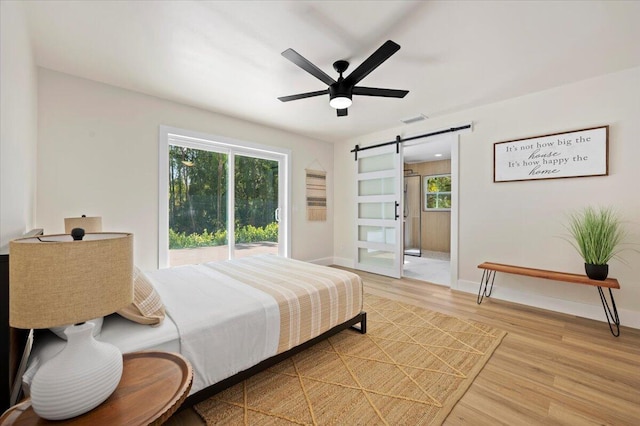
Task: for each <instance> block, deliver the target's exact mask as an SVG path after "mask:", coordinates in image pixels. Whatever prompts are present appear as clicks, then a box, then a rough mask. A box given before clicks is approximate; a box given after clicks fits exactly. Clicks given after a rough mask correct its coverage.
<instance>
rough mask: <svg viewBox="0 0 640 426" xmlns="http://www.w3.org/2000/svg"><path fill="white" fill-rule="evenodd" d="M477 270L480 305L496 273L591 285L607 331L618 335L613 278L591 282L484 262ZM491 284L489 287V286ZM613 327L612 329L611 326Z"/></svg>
mask: <svg viewBox="0 0 640 426" xmlns="http://www.w3.org/2000/svg"><path fill="white" fill-rule="evenodd" d="M478 268H479V269H482V270H483V271H482V279H481V280H480V288H479V289H478V298H477V302H478V304H481V303H482V300H483V299H484V298H485V297H490V296H491V292H492V291H493V282H494V281H495V279H496V272H504V273H507V274H515V275H524V276H527V277H534V278H544V279H547V280H554V281H564V282H568V283H572V284H583V285H592V286H595V287H597V288H598V293H599V294H600V301H601V302H602V307H603V308H604V314H605V316H606V317H607V322H608V323H609V330H610V331H611V334H613V335H614V336H615V337H618V336H619V335H620V318H619V317H618V309H617V308H616V302H615V300H614V298H613V293H612V292H611V289H614V288H616V289H619V288H620V283H618V280H617V279H615V278H607V279H606V280H603V281H599V280H592V279H591V278H589V277H587V276H586V275H580V274H570V273H568V272H556V271H548V270H545V269H534V268H525V267H523V266H514V265H505V264H502V263H492V262H484V263H481V264H480V265H478ZM489 283H491V285H489ZM602 287H606V288H608V289H609V298H610V299H611V305H612V307H609V303H608V302H607V299H606V298H605V295H604V292H603V290H602ZM612 322H613V325H615V331H614V327H613V325H612Z"/></svg>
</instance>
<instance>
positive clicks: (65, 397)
mask: <svg viewBox="0 0 640 426" xmlns="http://www.w3.org/2000/svg"><path fill="white" fill-rule="evenodd" d="M79 231H82V230H81V229H74V233H75V234H76V236H77V234H84V232H79ZM9 258H10V262H9V324H10V325H11V326H12V327H17V328H26V329H31V328H36V329H37V328H50V327H56V326H62V325H69V326H68V327H67V328H66V330H65V334H66V336H67V344H66V345H65V347H64V349H62V351H60V353H58V354H57V355H56V356H55V357H54V358H52V359H51V360H49V361H48V362H46V363H44V364H43V365H42V366H40V368H39V369H38V371H37V372H36V375H35V376H34V378H33V382H32V384H31V404H32V406H33V409H34V411H35V412H36V413H37V414H38V415H39V416H40V417H43V418H45V419H48V420H63V419H68V418H71V417H75V416H78V415H80V414H83V413H85V412H87V411H89V410H91V409H93V408H95V407H97V406H98V405H100V404H101V403H102V402H103V401H104V400H105V399H107V398H108V397H109V395H111V394H112V393H113V391H114V390H115V388H116V387H117V386H118V383H119V382H120V378H121V376H122V354H121V353H120V350H119V349H118V348H116V347H115V346H113V345H111V344H107V343H104V342H99V341H97V340H95V339H94V337H93V334H92V330H93V326H94V325H93V324H92V323H89V322H84V321H87V320H89V319H92V318H96V317H99V316H104V315H109V314H111V313H113V312H115V311H117V310H118V309H121V308H123V307H125V306H127V305H128V304H130V303H131V302H132V301H133V235H132V234H128V233H95V234H91V233H89V234H86V235H84V238H83V239H81V240H74V239H73V238H72V236H71V235H48V236H40V237H34V238H22V239H17V240H13V241H11V242H10V243H9Z"/></svg>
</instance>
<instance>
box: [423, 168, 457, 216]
mask: <svg viewBox="0 0 640 426" xmlns="http://www.w3.org/2000/svg"><path fill="white" fill-rule="evenodd" d="M423 188H425V194H424V209H425V210H449V209H451V175H434V176H424V181H423Z"/></svg>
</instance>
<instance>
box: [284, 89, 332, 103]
mask: <svg viewBox="0 0 640 426" xmlns="http://www.w3.org/2000/svg"><path fill="white" fill-rule="evenodd" d="M328 93H329V89H325V90H318V91H316V92H307V93H298V94H297V95H289V96H280V97H279V98H278V99H280V100H281V101H282V102H289V101H295V100H298V99H304V98H312V97H314V96H321V95H326V94H328Z"/></svg>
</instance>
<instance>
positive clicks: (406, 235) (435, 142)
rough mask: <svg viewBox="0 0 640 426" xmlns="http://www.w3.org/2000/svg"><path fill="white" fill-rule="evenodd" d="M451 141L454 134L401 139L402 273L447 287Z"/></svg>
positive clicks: (452, 205)
mask: <svg viewBox="0 0 640 426" xmlns="http://www.w3.org/2000/svg"><path fill="white" fill-rule="evenodd" d="M457 141H458V136H457V135H454V134H448V135H443V136H442V137H438V138H429V139H426V140H418V141H415V142H413V143H406V144H405V146H404V148H403V153H404V160H403V161H404V191H403V205H404V211H403V216H404V218H403V232H402V234H403V240H404V242H403V246H404V255H403V268H402V275H403V276H405V277H408V278H413V279H417V280H421V281H428V282H430V283H433V284H439V285H444V286H451V283H452V271H453V268H452V262H451V260H452V259H451V255H452V249H453V250H455V249H456V247H452V241H453V240H454V239H453V238H452V232H453V233H454V234H455V229H454V226H455V225H454V221H453V219H456V218H457V214H456V213H457V211H456V209H457V203H456V202H455V201H456V196H457V188H456V187H455V183H457V176H456V174H457V149H454V147H455V148H457ZM454 151H455V152H454ZM454 157H455V158H454ZM454 267H455V264H454Z"/></svg>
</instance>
